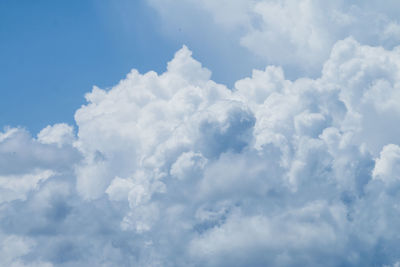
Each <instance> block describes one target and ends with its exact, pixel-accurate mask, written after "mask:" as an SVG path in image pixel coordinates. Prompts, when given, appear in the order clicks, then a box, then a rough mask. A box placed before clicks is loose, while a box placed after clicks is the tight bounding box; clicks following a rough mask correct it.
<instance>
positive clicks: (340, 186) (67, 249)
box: [0, 1, 400, 266]
mask: <svg viewBox="0 0 400 267" xmlns="http://www.w3.org/2000/svg"><path fill="white" fill-rule="evenodd" d="M199 3H201V4H202V5H204V6H205V7H207V8H212V9H213V10H214V9H218V7H220V6H218V5H219V4H221V5H222V4H224V3H225V2H223V1H219V2H218V1H217V2H211V1H202V2H199ZM235 3H236V4H234V5H232V6H230V8H232V12H242V11H243V10H247V11H246V12H250V13H251V12H255V11H254V8H255V7H256V6H257V8H258V9H257V10H259V11H258V12H259V14H260V17H259V19H261V21H258V22H257V23H259V24H260V25H259V27H261V28H260V29H264V28H263V27H266V25H270V24H273V23H274V20H275V18H274V16H272V15H268V14H264V13H263V12H273V13H274V14H275V15H276V16H278V15H279V14H281V13H282V12H283V13H284V15H285V17H286V16H287V14H292V13H295V14H293V16H294V15H296V16H300V17H301V19H305V21H303V22H302V21H300V23H299V25H298V27H300V29H302V27H303V28H307V27H306V26H305V25H311V26H310V27H311V29H308V28H307V29H303V30H304V31H308V30H310V31H311V32H314V34H316V38H317V39H318V38H321V36H320V35H325V34H326V33H322V32H320V31H319V30H318V29H313V28H312V27H313V26H312V25H313V24H312V23H313V22H312V21H314V20H323V21H325V20H326V19H328V20H331V19H332V17H330V16H328V18H325V17H324V16H322V14H319V15H318V16H317V17H315V16H316V14H317V13H318V12H320V11H318V10H319V9H321V8H323V7H322V6H319V5H316V3H318V2H316V1H300V2H293V1H280V2H277V1H276V2H275V1H269V2H267V1H236V2H235ZM225 4H226V3H225ZM249 5H250V7H251V8H249ZM266 5H270V6H266ZM330 5H332V6H333V7H332V10H336V11H335V12H339V11H340V12H342V13H337V14H336V13H335V14H336V16H339V17H340V16H342V17H340V22H341V23H347V24H346V25H347V26H348V25H353V24H352V23H356V22H354V21H353V20H354V18H353V17H352V14H353V13H352V12H356V11H357V10H363V8H367V7H369V6H368V5H367V7H366V6H364V5H363V4H361V3H359V4H357V5H356V6H354V7H352V8H353V9H350V11H346V12H345V13H343V12H344V11H343V10H344V6H346V5H347V4H345V3H344V2H343V3H342V2H337V3H334V4H333V3H331V4H330ZM354 5H355V4H354ZM393 5H395V3H393ZM253 7H254V8H253ZM280 9H283V10H280ZM297 9H299V10H300V11H301V12H303V13H304V14H303V13H301V12H300V15H299V14H298V13H296V12H295V10H297ZM355 10H356V11H355ZM291 12H292V13H291ZM332 12H333V11H332ZM357 12H362V13H363V14H364V13H365V14H369V13H368V12H366V11H357ZM374 12H383V11H382V10H380V9H377V10H376V11H374ZM286 13H287V14H286ZM387 13H388V15H387V16H388V18H390V16H391V15H390V12H387ZM246 14H247V13H246ZM263 14H264V17H265V18H264V17H263ZM305 14H307V16H309V17H306V18H304V16H305ZM332 14H333V13H332ZM374 14H375V13H374ZM343 16H344V17H343ZM289 17H290V16H287V18H286V19H287V20H296V19H298V18H297V17H291V18H289ZM345 18H346V19H347V20H346V19H345ZM357 19H359V17H357ZM362 19H365V18H362ZM269 20H271V21H269ZM309 21H311V22H309ZM383 21H385V19H383ZM219 23H221V24H222V25H223V27H227V28H232V27H233V28H234V27H238V26H237V25H242V24H243V23H244V24H246V23H247V24H249V25H253V24H252V23H256V22H254V21H252V20H251V19H249V17H248V15H243V16H239V17H238V18H236V17H235V16H232V17H229V16H228V17H226V18H221V21H220V22H219ZM285 23H286V22H285ZM287 23H289V22H287ZM290 23H294V22H291V21H290ZM290 23H289V24H288V25H286V26H285V27H286V28H287V29H286V28H285V27H282V28H281V27H279V30H282V31H283V30H284V34H283V33H273V36H275V35H276V36H278V37H279V38H282V40H286V39H287V38H289V37H290V38H292V39H293V40H294V41H293V44H296V45H298V46H299V47H301V46H303V47H302V48H301V49H300V48H298V47H296V48H293V47H292V48H293V49H294V51H295V57H296V56H301V57H303V56H304V57H305V56H306V55H307V53H306V52H307V51H313V50H314V48H315V47H313V45H316V44H322V45H323V46H325V45H326V47H324V48H323V49H322V48H321V49H322V50H324V51H325V50H328V51H329V52H327V53H328V54H329V55H328V56H327V59H326V60H325V61H324V63H323V64H322V63H321V64H322V65H323V67H322V71H321V75H320V76H319V77H317V78H307V77H303V78H299V79H296V80H289V79H287V78H286V76H285V72H284V68H282V67H279V66H267V67H266V68H265V69H263V70H254V71H253V73H252V75H251V76H250V77H246V78H243V79H241V80H238V81H237V82H236V83H235V84H234V86H233V88H228V87H227V86H225V85H223V84H219V83H216V82H215V81H213V80H212V79H211V72H210V71H209V70H208V69H206V68H204V67H203V66H202V65H201V63H200V62H198V61H197V60H195V59H194V58H193V57H192V52H191V51H190V50H189V49H188V48H187V47H186V46H183V47H182V48H181V49H180V50H179V51H177V53H176V54H175V56H174V57H173V59H172V60H171V61H170V62H169V63H168V65H167V69H166V71H165V72H164V73H162V74H157V73H155V72H152V71H150V72H148V73H145V74H141V73H139V72H138V71H137V70H132V71H131V72H130V73H129V74H128V75H127V76H126V77H125V78H124V79H123V80H121V81H120V82H119V83H118V84H117V85H115V86H113V87H112V88H109V89H101V88H98V87H94V88H93V90H92V91H91V92H89V93H87V94H86V96H85V98H86V100H87V103H86V104H85V105H83V106H82V107H81V108H79V109H78V110H77V111H76V113H75V121H76V124H77V128H76V132H75V130H74V128H73V127H72V126H69V125H67V124H56V125H52V126H48V127H46V128H44V129H43V130H42V131H41V132H40V133H39V134H38V136H37V137H32V136H31V135H30V134H29V132H27V131H26V130H24V129H20V128H5V129H4V131H3V132H0V193H1V194H0V237H1V239H0V240H2V241H1V242H0V265H5V266H89V265H90V266H116V265H117V266H266V265H270V266H299V265H305V266H373V265H374V266H375V265H376V266H397V265H398V264H399V261H400V257H399V256H398V255H400V250H399V246H398V244H399V240H398V236H399V234H400V233H399V230H398V229H399V228H398V225H399V223H400V219H399V218H400V217H399V216H398V213H399V206H398V201H399V189H400V187H399V184H400V183H399V182H398V181H399V179H400V177H399V168H400V167H399V166H400V148H399V146H400V130H399V128H398V127H396V126H397V123H398V121H399V119H400V109H399V107H398V105H397V103H398V102H399V101H400V99H399V97H400V94H399V90H400V87H399V84H400V76H399V73H400V50H399V49H398V48H393V49H391V48H390V49H389V48H388V47H386V48H385V47H380V46H370V45H366V44H362V43H360V42H358V41H357V40H356V39H355V38H352V37H348V38H345V39H343V40H341V41H337V42H335V44H334V45H333V41H332V44H331V43H329V42H331V41H329V42H327V44H325V43H324V42H322V43H321V42H319V41H318V42H317V41H316V42H317V43H316V44H313V43H312V42H314V41H315V40H317V39H315V40H314V39H311V40H310V42H311V44H308V43H307V44H306V45H305V44H302V43H301V40H303V39H301V38H305V37H304V36H291V34H297V33H299V34H300V33H302V30H294V31H293V32H291V27H292V26H293V25H292V24H290ZM319 23H320V22H318V23H317V24H318V25H319ZM325 23H328V24H330V25H331V22H329V21H328V22H325ZM357 23H358V22H357ZM332 25H335V24H332ZM354 25H355V24H354ZM253 26H254V25H253ZM253 26H248V27H249V28H251V27H253ZM254 27H255V26H254ZM271 27H272V26H271ZM335 27H336V26H335ZM341 27H342V26H341ZM343 27H344V26H343ZM390 27H392V28H393V29H392V30H393V31H395V30H396V27H395V26H390ZM268 29H270V28H269V27H268ZM271 29H274V28H273V27H272V28H271ZM285 29H286V30H285ZM340 29H341V28H340ZM373 29H374V28H373ZM286 31H287V32H286ZM260 34H264V33H260ZM346 34H347V33H346ZM281 35H282V36H281ZM288 36H289V37H288ZM337 36H339V35H332V36H329V38H332V40H333V39H334V38H337ZM279 38H278V41H279V40H280V39H279ZM290 38H289V39H290ZM296 38H300V39H301V40H300V41H299V40H297V39H296ZM329 38H328V39H329ZM305 39H308V38H305ZM328 39H327V40H328ZM261 40H264V39H261ZM329 40H331V39H329ZM304 42H305V41H304ZM278 43H279V42H278ZM328 43H329V45H328ZM308 45H310V47H311V48H310V47H307V46H308ZM331 45H333V47H332V49H330V46H331ZM266 47H268V42H267V41H266ZM304 47H305V48H304ZM292 48H291V49H292ZM271 49H272V50H274V49H275V48H271ZM285 49H287V48H285ZM302 49H303V50H302ZM308 49H310V50H308ZM299 51H302V52H299ZM325 52H326V51H325ZM325 52H324V53H325ZM279 53H281V52H280V51H277V54H275V55H274V56H277V57H279ZM296 53H299V55H296ZM300 54H301V55H300ZM317 56H318V53H317ZM310 60H311V61H312V60H314V59H312V58H311V59H310Z"/></svg>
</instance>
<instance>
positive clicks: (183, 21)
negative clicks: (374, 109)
mask: <svg viewBox="0 0 400 267" xmlns="http://www.w3.org/2000/svg"><path fill="white" fill-rule="evenodd" d="M147 2H148V3H149V4H150V5H151V6H152V7H154V8H155V10H157V12H158V13H159V14H160V16H161V17H162V18H163V22H164V23H165V24H166V25H165V26H164V28H165V31H166V32H167V34H168V35H170V36H171V37H172V38H179V39H183V40H185V41H192V40H197V38H198V35H199V34H201V36H202V38H205V39H206V41H205V43H214V42H215V41H216V40H217V41H218V43H217V44H215V46H223V48H222V49H220V50H221V51H223V49H228V50H230V49H232V48H231V47H236V48H235V49H236V52H237V53H236V54H235V53H231V54H230V56H231V57H235V58H238V59H242V58H241V57H240V55H241V54H243V51H241V50H240V49H239V48H238V47H237V45H238V44H240V45H241V46H242V47H245V48H246V49H247V50H248V51H249V52H250V53H251V54H253V56H255V57H259V58H262V61H263V62H264V63H268V64H278V65H283V66H285V67H286V68H288V69H292V70H294V71H292V72H293V73H294V75H293V76H295V77H299V73H305V74H307V75H313V76H315V77H317V76H319V72H320V69H321V67H322V64H323V63H324V62H325V61H326V60H327V59H328V57H329V53H330V50H331V48H332V47H333V45H334V44H335V43H336V41H337V40H341V39H344V38H346V37H348V36H353V37H354V38H355V39H356V40H357V41H359V42H362V43H364V44H368V45H375V46H376V45H381V46H384V47H385V48H388V49H391V48H393V47H394V46H396V45H397V44H398V43H399V41H400V37H399V36H400V24H399V23H398V17H399V15H400V11H399V10H400V4H399V2H398V1H385V3H384V4H382V2H381V1H376V0H368V1H342V0H339V1H328V2H327V1H321V0H300V1H297V0H231V1H224V0H222V1H214V0H201V1H194V0H179V1H170V0H168V1H165V0H147ZM204 18H207V19H204ZM177 28H179V29H181V28H183V29H186V31H185V35H184V36H182V35H181V34H177V33H175V29H177ZM219 36H224V38H225V39H226V38H227V40H224V39H222V40H220V37H219ZM217 56H218V55H217ZM220 56H221V55H220ZM242 60H243V59H242ZM228 67H230V69H234V67H231V66H228Z"/></svg>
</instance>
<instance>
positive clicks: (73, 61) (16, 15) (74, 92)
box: [0, 0, 180, 132]
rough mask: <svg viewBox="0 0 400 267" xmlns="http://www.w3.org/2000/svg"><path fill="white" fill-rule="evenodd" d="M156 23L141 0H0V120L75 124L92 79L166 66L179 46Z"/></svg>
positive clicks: (110, 80)
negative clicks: (133, 69) (77, 112)
mask: <svg viewBox="0 0 400 267" xmlns="http://www.w3.org/2000/svg"><path fill="white" fill-rule="evenodd" d="M159 24H160V21H159V19H158V18H157V16H156V14H155V11H154V10H152V9H150V8H149V7H148V6H147V4H146V3H144V1H119V3H118V5H114V4H113V3H112V2H111V1H103V0H101V1H68V2H54V1H43V0H40V1H34V2H33V1H12V0H5V1H1V3H0V25H1V26H0V40H1V42H0V58H1V61H0V73H1V81H2V82H1V94H2V97H1V100H0V107H1V108H0V118H1V119H0V125H2V126H5V125H10V126H23V127H27V128H28V129H30V130H32V131H33V132H38V131H39V130H40V129H42V128H43V127H45V126H47V125H48V124H53V123H57V122H68V123H73V115H74V111H75V110H76V109H77V108H79V107H80V106H81V105H82V104H83V103H84V98H83V95H84V94H85V93H86V92H88V91H89V90H91V87H92V86H93V85H98V86H100V87H109V86H111V85H113V84H114V83H115V82H116V81H118V80H120V79H122V78H123V77H124V75H125V74H126V73H127V72H129V71H130V69H131V68H136V69H138V70H140V71H141V72H147V71H149V70H155V71H157V72H162V71H164V69H165V63H166V62H167V61H168V60H169V59H170V58H171V57H172V55H173V53H174V52H175V51H176V50H177V49H178V48H179V47H180V45H178V44H176V43H174V42H173V41H171V40H167V39H166V38H165V37H163V36H162V34H161V32H160V30H159V29H158V27H159V26H158V25H159Z"/></svg>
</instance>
